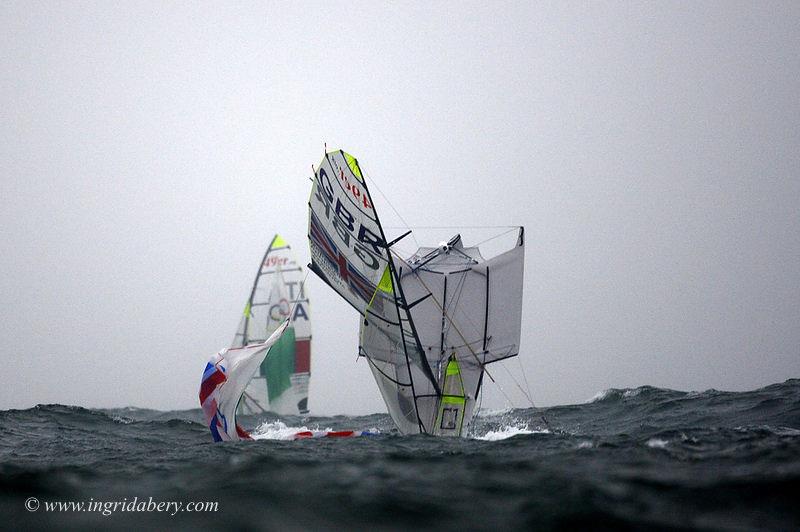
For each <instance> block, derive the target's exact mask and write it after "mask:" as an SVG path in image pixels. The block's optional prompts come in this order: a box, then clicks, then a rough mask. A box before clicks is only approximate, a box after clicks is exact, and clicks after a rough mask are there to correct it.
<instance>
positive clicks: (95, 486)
mask: <svg viewBox="0 0 800 532" xmlns="http://www.w3.org/2000/svg"><path fill="white" fill-rule="evenodd" d="M0 421H1V422H2V426H3V434H2V436H0V515H2V527H3V528H8V529H13V530H24V529H40V528H55V529H59V530H63V529H81V530H84V529H87V528H102V529H109V528H110V529H115V528H118V529H130V528H135V529H221V528H225V529H227V528H233V529H240V530H259V529H262V530H342V529H344V530H398V529H400V530H408V529H431V530H434V529H435V530H437V531H441V530H457V529H458V530H504V529H535V530H547V529H567V530H601V529H613V530H620V529H622V530H624V529H705V530H798V529H800V499H798V495H797V493H800V379H792V380H788V381H786V382H784V383H780V384H774V385H771V386H767V387H765V388H761V389H758V390H754V391H749V392H723V391H717V390H707V391H703V392H682V391H675V390H666V389H660V388H654V387H650V386H642V387H639V388H634V389H611V390H606V391H604V392H601V393H599V394H598V395H597V396H596V397H595V398H594V399H592V400H591V401H590V402H588V403H585V404H578V405H569V406H556V407H550V408H542V409H515V410H507V411H496V412H489V411H484V412H481V413H480V415H479V417H478V418H477V420H476V422H475V426H474V430H473V431H472V432H473V434H472V436H471V437H470V438H466V439H446V438H433V437H427V436H401V435H399V434H397V433H396V432H394V431H393V429H392V422H391V420H390V418H389V417H388V415H386V414H375V415H371V416H361V417H348V416H336V417H308V418H293V417H288V418H282V419H281V418H277V417H245V418H244V419H242V420H241V424H242V425H244V426H245V427H246V428H249V429H251V430H252V431H253V432H254V434H255V435H256V437H257V440H256V441H245V442H239V443H227V444H214V443H212V441H211V437H210V434H209V431H208V429H207V428H206V427H205V426H204V424H203V422H202V414H201V412H200V410H199V409H198V410H187V411H171V412H160V411H153V410H142V409H137V408H126V409H113V410H89V409H85V408H80V407H75V406H63V405H39V406H36V407H35V408H31V409H27V410H6V411H2V412H0ZM305 429H318V430H325V429H330V430H337V429H359V430H369V431H371V432H374V433H376V435H374V436H368V437H361V438H351V439H333V440H332V439H313V440H301V441H291V440H290V438H291V435H292V434H294V433H295V432H297V431H300V430H305ZM59 502H60V503H62V506H60V507H59V506H58V505H57V504H56V503H59ZM81 502H82V503H83V506H82V507H80V506H78V505H79V504H80V503H81ZM115 503H116V504H115ZM158 503H164V504H162V505H161V511H158V510H157V509H156V508H157V505H158ZM166 503H171V504H170V505H169V506H167V505H166ZM179 503H182V505H181V509H180V511H178V510H177V508H178V504H179ZM207 503H209V504H211V506H208V507H205V506H203V505H204V504H207ZM213 503H216V507H213ZM48 504H49V505H50V507H49V509H48ZM190 504H191V505H192V507H193V509H197V508H199V509H200V511H188V509H187V508H188V505H190ZM69 505H71V506H69ZM148 505H149V506H150V507H149V508H148ZM165 508H166V509H165Z"/></svg>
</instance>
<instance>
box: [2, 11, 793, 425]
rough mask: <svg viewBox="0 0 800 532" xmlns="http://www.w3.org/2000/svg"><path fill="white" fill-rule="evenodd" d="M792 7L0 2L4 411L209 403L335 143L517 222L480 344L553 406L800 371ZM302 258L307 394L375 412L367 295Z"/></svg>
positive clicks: (412, 211)
mask: <svg viewBox="0 0 800 532" xmlns="http://www.w3.org/2000/svg"><path fill="white" fill-rule="evenodd" d="M798 20H800V3H797V2H752V3H743V2H729V1H725V2H718V3H717V2H671V3H670V2H658V3H633V2H623V3H605V2H591V3H588V4H585V3H577V2H574V3H562V2H556V3H552V4H551V3H533V2H517V3H500V2H490V3H485V2H479V3H464V2H457V3H456V2H452V3H439V4H436V5H434V6H428V5H427V3H420V4H414V3H407V4H402V3H393V4H392V5H389V6H384V5H381V4H379V3H374V2H364V3H357V2H347V3H339V4H335V3H331V2H324V3H320V4H316V5H315V4H311V3H302V4H301V5H299V4H298V3H295V2H286V3H270V4H255V5H253V4H250V3H246V4H233V3H226V4H220V3H202V4H198V5H195V4H194V3H191V4H189V3H177V2H174V3H164V2H152V3H144V2H124V3H121V4H117V5H112V3H107V2H96V3H94V2H89V3H87V2H27V1H26V2H2V3H0V99H1V100H0V103H1V105H0V175H1V176H2V181H1V182H0V207H2V209H0V264H2V273H3V275H2V276H0V308H1V309H2V311H0V312H2V314H0V316H1V317H2V320H0V353H2V357H3V365H4V368H3V371H2V373H3V376H4V386H3V387H0V408H2V409H6V408H22V407H29V406H32V405H34V404H36V403H65V404H78V405H84V406H100V407H111V406H124V405H135V406H142V407H152V408H159V409H171V408H190V407H196V406H198V402H197V389H198V386H199V380H200V375H201V372H202V368H203V366H204V364H205V362H206V360H207V358H208V356H209V355H210V354H212V353H213V352H215V351H217V350H218V349H219V348H221V347H224V346H225V345H227V344H228V343H229V342H230V340H231V338H232V337H233V334H234V332H235V329H236V325H237V324H238V320H239V315H240V313H241V309H242V306H243V304H244V302H245V300H246V298H247V295H248V291H249V288H250V283H251V281H252V278H253V275H254V273H255V269H256V267H257V265H258V261H259V260H260V257H261V255H262V254H263V251H264V248H265V247H266V245H267V244H268V243H269V241H270V239H271V237H272V235H273V234H274V233H275V232H280V233H281V234H283V235H284V236H285V237H286V238H287V240H289V241H290V243H291V244H292V245H293V247H294V248H295V250H296V252H297V254H298V255H299V257H300V259H301V260H302V261H303V262H307V260H308V244H307V241H306V225H307V208H306V203H307V201H308V195H309V192H310V186H311V183H310V182H309V181H308V179H307V178H308V176H309V175H310V174H311V165H312V164H318V163H319V161H320V159H321V157H322V153H323V142H327V144H328V147H331V148H332V147H336V148H338V147H341V148H344V149H346V150H347V151H349V152H351V153H353V154H355V155H356V156H357V157H358V158H359V161H360V163H361V165H362V167H363V168H364V169H365V170H366V172H367V173H368V174H369V176H371V177H372V178H373V179H374V181H375V182H376V183H377V185H378V186H379V187H380V189H381V190H383V191H384V192H385V193H386V195H387V196H388V198H389V200H390V201H391V204H392V205H393V206H394V207H395V208H396V209H397V210H398V211H399V212H400V214H401V215H402V217H403V218H404V219H405V220H406V221H407V222H408V223H409V224H410V225H412V226H417V225H420V226H428V225H437V226H441V225H452V226H458V225H476V224H477V225H509V224H522V225H525V227H526V234H527V250H526V252H527V255H526V271H525V304H524V311H523V331H524V332H523V338H522V355H521V356H520V357H519V359H518V360H513V361H510V362H507V363H505V369H500V368H498V369H496V370H494V371H493V373H494V374H495V375H496V376H497V377H498V379H499V380H500V381H501V386H502V388H503V389H504V390H505V392H506V394H507V395H509V397H511V399H512V400H513V401H514V403H515V404H516V405H517V406H526V405H525V402H524V401H523V400H522V399H521V397H522V396H521V393H519V390H517V388H516V387H515V386H514V384H513V382H512V381H511V380H510V379H511V377H510V375H512V374H513V375H516V377H517V379H518V380H519V381H520V382H524V381H523V380H522V378H521V376H520V375H521V374H520V372H521V371H522V369H523V368H524V372H525V376H526V377H527V381H528V384H529V386H530V389H531V391H532V393H533V396H534V399H535V400H536V401H537V403H538V404H543V405H547V404H558V403H569V402H581V401H584V400H586V399H588V398H590V397H592V396H593V395H594V394H595V393H596V392H597V391H599V390H602V389H605V388H609V387H630V386H639V385H644V384H650V385H655V386H663V387H671V388H678V389H694V390H702V389H707V388H712V387H713V388H720V389H731V390H741V389H749V388H755V387H759V386H763V385H766V384H769V383H773V382H776V381H782V380H784V379H786V378H789V377H798V376H800V150H798V146H800V97H799V96H798V95H799V94H800V26H799V25H798ZM373 192H374V191H373ZM376 196H377V197H376V206H377V207H378V209H379V212H380V213H381V216H382V218H384V223H385V224H386V225H399V224H400V222H399V220H398V219H397V217H396V216H395V215H394V213H393V211H392V209H391V208H390V207H389V205H388V204H387V203H386V202H385V201H384V198H382V197H380V195H378V194H376ZM384 213H385V214H384ZM388 232H389V233H390V235H389V236H390V237H391V236H393V235H397V234H399V233H400V232H401V230H400V229H396V230H394V231H391V230H390V231H388ZM417 238H418V240H419V239H420V236H419V235H418V236H417ZM420 243H423V244H425V243H430V242H426V241H423V240H421V241H420ZM434 243H435V242H434ZM467 243H469V241H468V242H467ZM412 247H413V246H412ZM309 279H310V280H309V292H310V294H311V298H312V307H313V308H312V312H313V319H314V320H315V321H314V328H315V329H314V342H315V343H314V347H313V360H312V372H313V375H312V381H311V397H310V401H309V404H310V407H311V409H312V412H313V413H319V414H332V413H366V412H376V411H384V406H383V403H382V401H381V399H380V396H379V394H378V392H377V388H376V385H375V384H374V382H373V380H372V376H371V374H370V372H369V369H368V367H367V365H366V364H365V363H364V362H363V361H362V362H356V348H357V342H358V340H357V331H358V320H357V317H356V314H355V312H354V311H353V310H352V309H351V308H350V307H349V306H347V304H346V303H344V302H343V301H341V300H340V299H339V298H338V296H336V295H335V294H334V293H333V292H332V291H330V290H329V289H328V288H327V287H325V286H324V285H323V284H322V283H321V282H319V281H318V280H317V279H314V278H312V277H310V278H309ZM503 402H504V400H503V397H502V394H501V393H500V392H499V391H498V390H497V389H496V387H490V389H489V390H488V392H487V397H486V405H488V406H498V407H499V406H503Z"/></svg>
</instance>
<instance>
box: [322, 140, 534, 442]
mask: <svg viewBox="0 0 800 532" xmlns="http://www.w3.org/2000/svg"><path fill="white" fill-rule="evenodd" d="M309 207H310V213H309V242H310V245H311V258H312V264H311V268H312V269H313V270H314V272H315V273H317V274H318V275H319V276H320V277H321V278H322V279H323V280H324V281H325V282H326V283H328V284H329V285H330V286H331V287H332V288H333V289H334V290H336V291H337V292H338V293H339V294H340V295H341V296H342V297H344V298H345V300H347V301H348V302H349V303H350V304H351V305H352V306H353V307H355V308H356V309H357V310H358V311H359V312H360V313H361V315H362V319H361V325H360V342H359V355H361V356H364V357H366V359H367V360H368V362H369V365H370V369H371V370H372V373H373V375H374V377H375V380H376V381H377V383H378V388H379V389H380V392H381V395H382V396H383V399H384V401H385V403H386V406H387V408H388V410H389V414H390V415H391V416H392V419H393V420H394V422H395V424H396V425H397V427H398V429H399V430H400V431H401V432H403V433H405V434H409V433H417V432H422V433H427V434H436V435H448V436H450V435H452V436H463V435H465V434H466V432H467V429H468V427H469V424H470V422H471V420H472V417H473V413H474V408H475V403H476V400H477V397H478V393H479V392H480V386H481V382H482V378H483V373H484V371H485V365H486V364H489V363H491V362H495V361H497V360H501V359H504V358H508V357H511V356H515V355H517V354H518V353H519V337H520V323H521V322H520V320H521V312H522V274H523V260H524V240H523V232H522V228H520V233H519V238H518V241H517V245H516V246H515V247H514V248H513V249H511V250H510V251H507V252H506V253H503V254H501V255H498V256H496V257H494V258H492V259H490V260H488V261H487V260H485V259H484V258H483V257H482V256H481V254H480V252H479V251H478V249H477V248H465V247H464V246H463V244H462V243H461V237H460V236H458V235H457V236H456V237H454V238H453V239H451V240H450V242H448V243H447V245H445V246H440V247H436V248H421V249H420V250H418V251H417V253H416V254H414V256H412V257H411V258H409V259H408V260H402V259H399V258H397V257H396V256H393V255H392V254H390V252H389V246H387V245H386V243H385V242H386V239H385V236H384V233H383V230H382V228H381V226H380V222H379V220H378V216H377V214H376V213H375V212H374V208H373V207H372V199H371V197H370V195H369V191H368V190H367V186H366V183H365V182H364V179H363V176H362V172H361V169H360V167H359V166H358V162H357V161H356V160H355V158H354V157H352V156H350V155H348V154H346V153H344V152H341V151H339V152H332V153H328V154H326V156H325V159H323V161H322V163H321V165H320V167H319V168H318V169H317V171H316V174H315V179H314V187H313V189H312V193H311V199H310V202H309Z"/></svg>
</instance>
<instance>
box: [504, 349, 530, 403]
mask: <svg viewBox="0 0 800 532" xmlns="http://www.w3.org/2000/svg"><path fill="white" fill-rule="evenodd" d="M521 365H522V362H520V366H521ZM500 367H502V368H503V369H504V370H506V373H508V376H509V377H511V380H512V381H514V384H516V385H517V388H519V391H521V392H522V395H524V396H525V398H526V399H527V400H528V401H530V403H531V406H532V407H533V408H536V404H535V403H534V402H533V398H532V397H531V396H530V395H529V394H528V393H526V392H525V390H523V389H522V386H520V384H519V382H517V379H516V377H514V374H513V373H511V371H510V370H509V369H508V368H507V367H506V366H505V365H504V364H503V363H502V361H501V362H500ZM522 375H523V376H524V375H525V372H524V371H523V373H522Z"/></svg>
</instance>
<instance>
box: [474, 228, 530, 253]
mask: <svg viewBox="0 0 800 532" xmlns="http://www.w3.org/2000/svg"><path fill="white" fill-rule="evenodd" d="M515 229H519V226H518V225H515V226H513V227H511V229H509V230H508V231H503V232H502V233H500V234H499V235H494V236H493V237H491V238H487V239H486V240H483V241H481V242H478V243H477V244H473V245H472V246H470V247H474V248H477V247H480V245H481V244H485V243H487V242H489V241H490V240H494V239H495V238H500V237H501V236H505V235H507V234H508V233H510V232H511V231H514V230H515Z"/></svg>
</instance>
